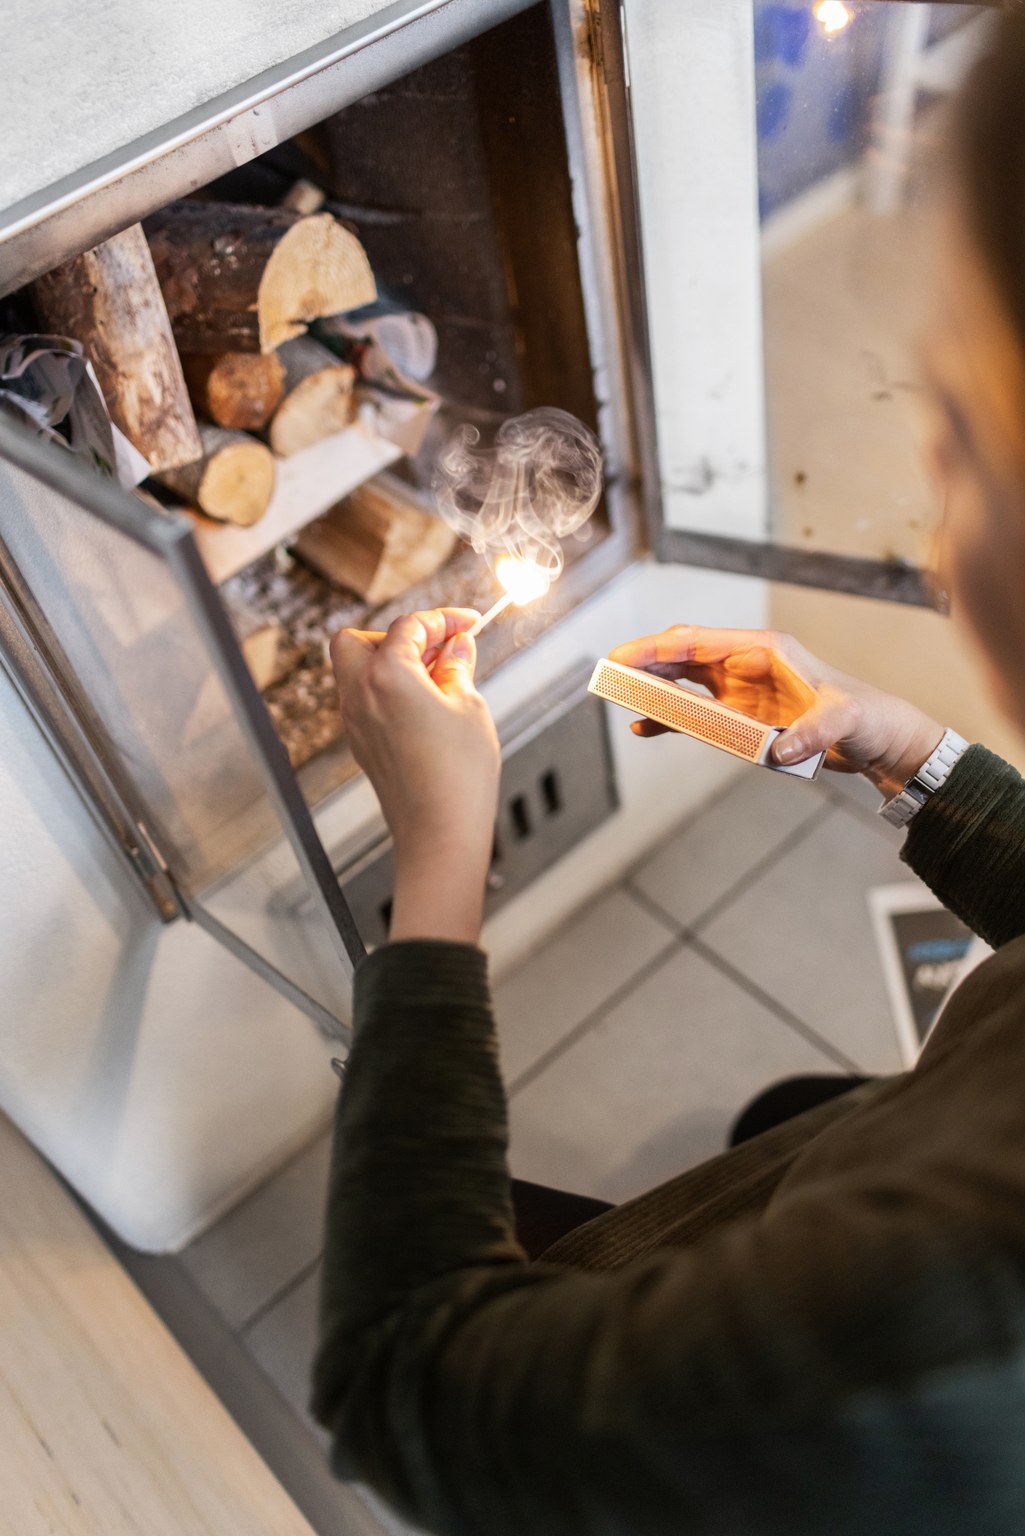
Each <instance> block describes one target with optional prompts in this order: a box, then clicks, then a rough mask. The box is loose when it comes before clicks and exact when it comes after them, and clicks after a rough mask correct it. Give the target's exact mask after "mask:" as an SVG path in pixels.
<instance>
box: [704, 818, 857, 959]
mask: <svg viewBox="0 0 1025 1536" xmlns="http://www.w3.org/2000/svg"><path fill="white" fill-rule="evenodd" d="M835 811H836V806H835V805H832V804H830V803H828V802H827V803H826V804H825V805H820V806H819V808H818V810H817V811H813V812H812V813H811V815H810V816H809V817H808V819H807V821H802V823H801V825H800V826H799V827H795V828H794V830H793V831H792V832H788V833H787V835H786V837H785V838H783V840H782V842H780V843H778V844H777V845H776V847H775V848H772V849H770V851H769V852H768V853H765V854H763V855H762V857H761V858H760V859H757V860H756V861H755V863H754V864H752V865H751V867H750V869H749V870H748V871H747V873H746V874H745V875H744V877H743V879H740V880H735V881H734V882H733V884H732V885H731V886H730V888H729V890H728V891H724V892H723V894H722V895H721V896H719V897H717V898H716V900H715V901H713V902H712V905H711V906H710V907H707V908H706V909H705V911H704V912H701V913H699V915H698V916H697V917H696V918H695V920H694V922H693V923H691V925H690V932H691V933H700V931H701V929H702V928H704V927H707V925H708V924H709V923H710V922H712V921H713V919H714V918H717V917H718V916H719V914H720V912H723V911H725V909H726V908H727V907H728V906H729V905H730V904H731V902H733V901H735V900H736V898H737V896H739V894H740V892H741V891H742V890H744V889H746V887H747V886H749V885H753V884H754V882H755V881H756V880H758V879H759V878H760V876H761V875H763V874H765V873H766V871H767V870H769V869H771V868H772V867H773V865H774V864H778V863H779V861H780V859H783V858H785V857H786V856H787V854H788V853H792V852H793V850H794V849H795V848H796V847H798V846H799V844H801V843H803V842H804V840H805V838H807V837H810V836H811V834H812V833H813V832H817V831H818V829H819V827H821V826H822V824H823V823H824V822H826V821H828V820H829V818H830V816H832V815H834V813H835Z"/></svg>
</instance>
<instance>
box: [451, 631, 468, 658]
mask: <svg viewBox="0 0 1025 1536" xmlns="http://www.w3.org/2000/svg"><path fill="white" fill-rule="evenodd" d="M448 654H449V655H450V656H454V657H455V659H456V661H472V660H473V641H472V640H471V639H470V637H469V635H456V637H455V639H454V640H453V641H452V643H451V645H450V646H449V648H448Z"/></svg>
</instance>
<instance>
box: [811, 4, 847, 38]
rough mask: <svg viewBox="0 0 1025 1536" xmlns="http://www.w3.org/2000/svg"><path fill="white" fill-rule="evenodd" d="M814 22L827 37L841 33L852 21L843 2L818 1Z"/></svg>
mask: <svg viewBox="0 0 1025 1536" xmlns="http://www.w3.org/2000/svg"><path fill="white" fill-rule="evenodd" d="M815 20H816V21H817V22H818V24H819V26H820V27H821V28H822V30H823V32H825V33H826V35H827V36H832V35H833V33H835V32H842V31H843V29H844V27H849V26H850V24H851V22H852V21H853V20H854V18H853V16H852V15H851V13H850V11H849V10H848V9H847V7H846V6H845V5H844V3H843V0H819V4H818V5H817V6H816V7H815Z"/></svg>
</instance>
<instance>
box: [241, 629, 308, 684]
mask: <svg viewBox="0 0 1025 1536" xmlns="http://www.w3.org/2000/svg"><path fill="white" fill-rule="evenodd" d="M242 654H243V656H244V657H245V659H246V666H247V667H248V668H249V670H250V672H251V673H252V677H253V682H254V683H255V684H256V686H257V688H258V689H259V690H260V692H261V693H263V691H264V689H265V688H271V687H273V685H274V684H275V683H280V682H281V680H282V678H283V677H286V676H287V674H288V670H289V666H290V665H291V662H292V661H293V660H294V659H295V647H294V646H293V645H290V643H289V639H288V636H287V634H286V633H285V630H284V629H283V627H282V626H281V625H280V624H264V625H263V626H262V627H261V628H260V629H254V630H253V632H252V634H251V635H247V636H246V638H245V639H244V640H243V641H242Z"/></svg>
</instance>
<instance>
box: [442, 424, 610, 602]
mask: <svg viewBox="0 0 1025 1536" xmlns="http://www.w3.org/2000/svg"><path fill="white" fill-rule="evenodd" d="M601 467H602V466H601V448H600V446H599V444H598V440H597V438H596V437H595V436H594V433H593V432H590V431H588V429H587V427H585V426H584V425H583V423H582V422H579V421H577V419H576V417H575V416H571V415H570V414H569V412H568V411H559V410H555V409H554V408H553V407H550V406H544V407H542V408H541V409H539V410H536V411H528V412H527V413H526V415H525V416H514V417H511V418H510V419H509V420H508V421H506V422H503V424H502V426H501V427H500V428H499V430H498V432H497V434H496V436H495V441H494V446H493V447H491V448H484V447H481V445H480V433H479V432H478V431H477V429H476V427H470V426H465V427H461V428H460V429H459V431H458V432H457V433H456V434H455V436H454V437H453V438H452V439H451V440H450V442H449V443H448V444H447V446H446V447H445V449H444V450H443V452H442V453H441V455H440V456H439V458H438V464H437V470H436V473H435V479H434V491H435V497H436V500H437V505H438V511H439V512H440V513H441V515H442V517H443V518H444V519H445V521H446V522H447V523H448V524H449V526H450V527H451V528H454V529H455V531H456V532H457V533H458V534H459V535H460V536H461V537H462V538H464V539H465V540H466V541H467V543H468V544H471V545H472V546H473V548H474V549H475V550H476V551H477V553H478V554H480V555H484V556H485V558H486V559H487V561H488V564H489V565H490V566H491V568H492V570H493V569H494V565H495V561H496V560H497V559H498V557H499V556H500V555H512V556H514V557H515V558H516V559H518V560H526V561H532V562H533V563H534V564H535V565H537V566H539V567H540V568H541V569H542V570H543V571H544V572H545V573H546V575H547V576H548V579H549V581H554V580H555V578H556V577H557V576H558V575H559V573H560V572H561V570H562V566H563V554H562V545H561V543H560V540H561V539H564V538H566V537H567V536H568V535H569V534H571V533H574V532H575V531H576V530H577V529H578V528H580V527H581V526H582V524H583V523H585V522H586V521H587V519H588V518H589V517H590V515H591V513H592V512H593V511H594V509H595V507H596V506H597V505H598V498H599V496H600V495H601V485H602V475H601Z"/></svg>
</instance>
